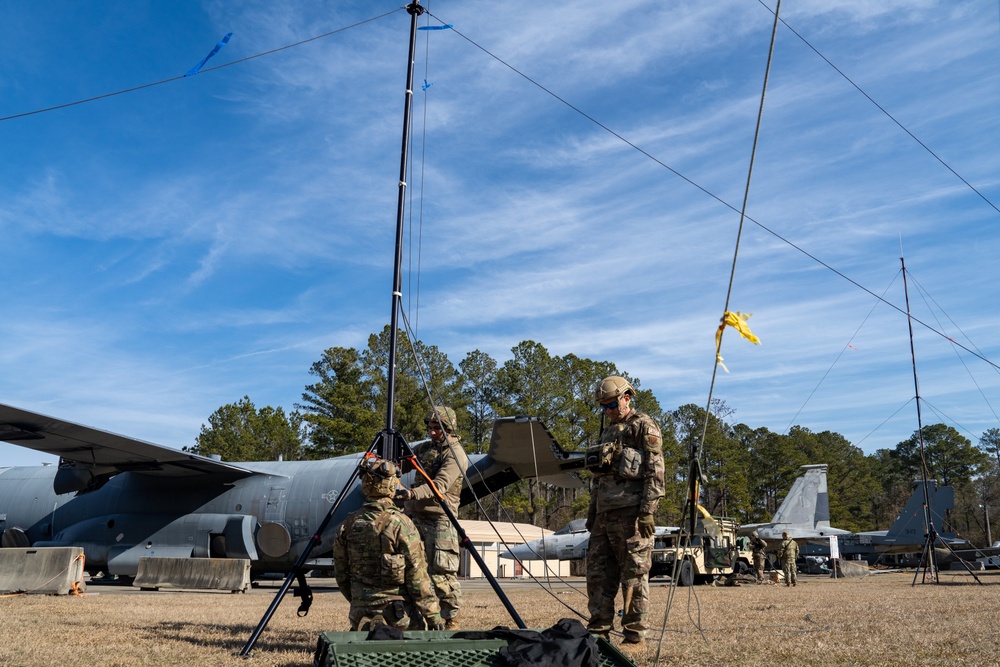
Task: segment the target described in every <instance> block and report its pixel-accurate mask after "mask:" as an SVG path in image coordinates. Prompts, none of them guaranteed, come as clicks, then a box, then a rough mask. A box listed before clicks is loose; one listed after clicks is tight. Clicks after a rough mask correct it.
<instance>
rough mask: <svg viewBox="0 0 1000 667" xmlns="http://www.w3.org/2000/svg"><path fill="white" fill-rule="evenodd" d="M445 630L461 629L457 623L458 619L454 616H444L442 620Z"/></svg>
mask: <svg viewBox="0 0 1000 667" xmlns="http://www.w3.org/2000/svg"><path fill="white" fill-rule="evenodd" d="M444 629H445V630H461V629H462V626H461V625H459V624H458V621H457V620H456V619H454V618H446V619H445V621H444Z"/></svg>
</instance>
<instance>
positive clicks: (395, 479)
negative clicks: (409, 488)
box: [361, 456, 399, 498]
mask: <svg viewBox="0 0 1000 667" xmlns="http://www.w3.org/2000/svg"><path fill="white" fill-rule="evenodd" d="M397 486H399V469H398V468H397V467H396V464H395V463H393V462H392V461H387V460H386V459H380V458H378V457H377V456H371V457H369V458H366V459H365V460H364V461H362V462H361V491H362V492H363V493H364V494H365V497H367V498H391V497H392V496H393V495H394V494H395V493H396V487H397Z"/></svg>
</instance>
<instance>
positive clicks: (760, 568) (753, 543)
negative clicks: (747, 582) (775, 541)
mask: <svg viewBox="0 0 1000 667" xmlns="http://www.w3.org/2000/svg"><path fill="white" fill-rule="evenodd" d="M750 547H751V548H752V549H753V571H754V574H756V575H757V583H758V584H762V583H764V557H765V552H766V551H767V542H765V541H764V540H763V539H762V538H761V536H760V533H758V532H757V531H756V530H755V531H753V532H752V533H751V534H750Z"/></svg>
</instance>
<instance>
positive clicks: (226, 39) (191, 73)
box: [184, 33, 233, 76]
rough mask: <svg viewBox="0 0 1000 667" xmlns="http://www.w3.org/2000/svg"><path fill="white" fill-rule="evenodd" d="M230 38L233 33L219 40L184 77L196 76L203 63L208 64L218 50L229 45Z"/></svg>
mask: <svg viewBox="0 0 1000 667" xmlns="http://www.w3.org/2000/svg"><path fill="white" fill-rule="evenodd" d="M232 36H233V33H229V34H228V35H226V36H225V37H223V38H222V39H221V40H219V43H218V44H216V45H215V48H214V49H212V51H211V52H210V53H209V54H208V55H207V56H205V57H204V58H202V60H201V62H200V63H198V64H197V65H195V66H194V67H192V68H191V69H189V70H188V73H187V74H185V75H184V76H194V75H195V74H197V73H198V72H200V71H201V68H202V67H204V66H205V63H207V62H208V59H209V58H211V57H212V56H214V55H215V54H216V53H218V52H219V49H221V48H222V47H223V46H225V45H226V44H228V43H229V38H230V37H232Z"/></svg>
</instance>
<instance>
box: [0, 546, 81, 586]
mask: <svg viewBox="0 0 1000 667" xmlns="http://www.w3.org/2000/svg"><path fill="white" fill-rule="evenodd" d="M83 590H86V585H85V584H84V583H83V547H35V548H31V547H29V548H26V549H21V548H8V549H0V593H21V592H23V593H29V594H42V595H69V594H70V593H72V594H74V595H75V594H77V593H78V592H80V591H83Z"/></svg>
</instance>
